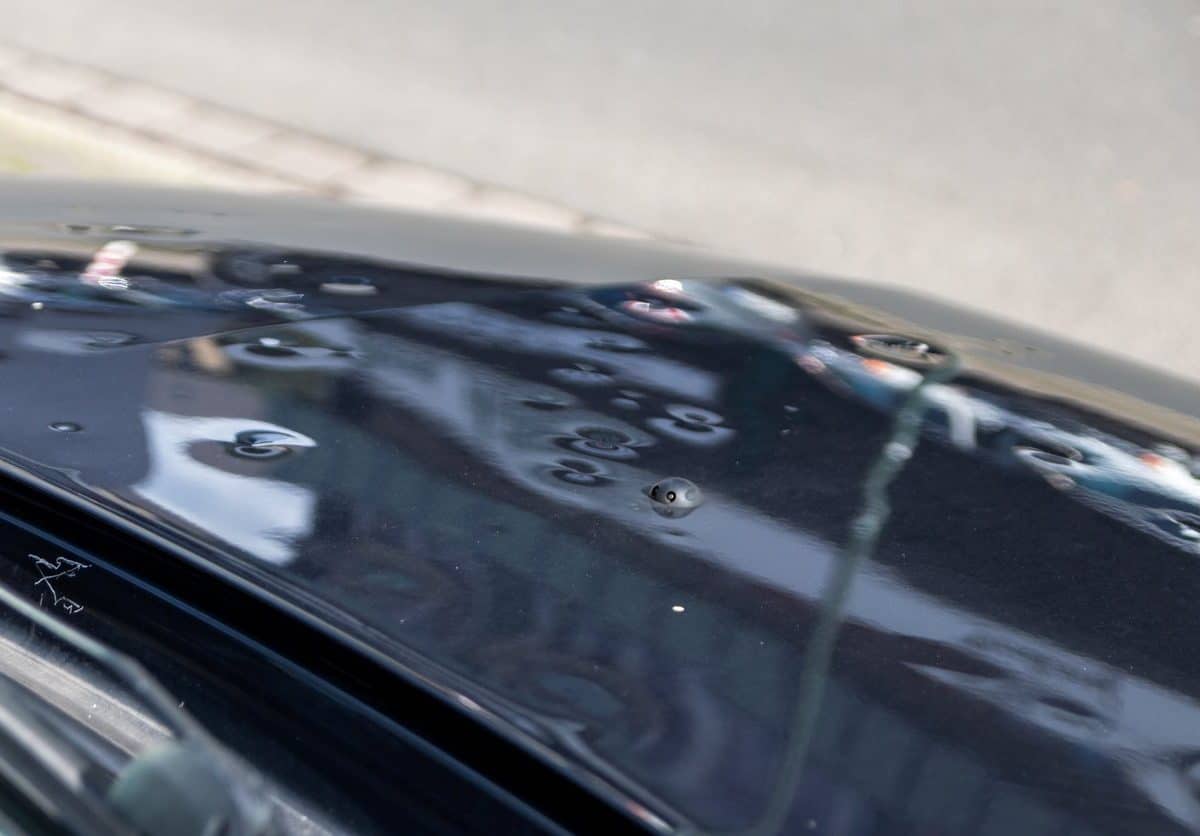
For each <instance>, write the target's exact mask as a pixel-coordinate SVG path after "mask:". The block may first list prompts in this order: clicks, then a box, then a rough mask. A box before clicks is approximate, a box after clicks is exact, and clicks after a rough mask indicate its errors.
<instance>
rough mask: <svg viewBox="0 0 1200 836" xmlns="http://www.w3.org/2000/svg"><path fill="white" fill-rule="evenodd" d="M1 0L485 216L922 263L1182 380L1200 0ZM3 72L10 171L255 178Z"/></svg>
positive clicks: (130, 64)
mask: <svg viewBox="0 0 1200 836" xmlns="http://www.w3.org/2000/svg"><path fill="white" fill-rule="evenodd" d="M0 9H3V11H4V12H5V14H4V20H5V31H4V32H3V33H0V41H3V42H6V43H8V44H11V45H14V46H17V47H23V48H25V49H27V50H33V51H36V52H37V54H39V55H44V56H54V57H57V58H60V59H64V60H65V61H67V62H70V64H71V65H72V66H75V65H78V66H83V67H91V68H98V69H100V70H103V71H107V72H108V73H112V74H115V76H118V77H122V78H126V79H131V80H133V81H137V82H147V83H149V84H151V85H153V86H154V87H155V88H159V89H162V90H168V91H177V92H179V93H181V94H184V95H187V96H189V97H194V98H195V99H199V100H203V101H207V102H211V103H214V104H216V105H220V106H222V107H224V108H227V109H230V110H231V111H234V112H237V113H242V114H249V115H253V116H257V117H261V118H264V119H267V120H270V121H271V122H272V123H273V124H277V125H283V126H291V127H293V128H296V129H299V130H301V131H304V132H307V133H308V134H312V135H315V136H318V137H324V138H326V139H329V140H332V141H333V142H334V143H336V144H337V146H338V147H339V148H349V149H355V153H357V151H363V152H369V153H368V157H367V158H368V159H369V160H375V159H376V157H377V156H380V155H382V157H384V158H387V157H395V158H399V159H400V160H408V161H412V162H413V163H417V164H419V167H418V168H414V169H413V171H412V172H409V173H408V174H404V173H403V172H402V173H401V174H397V175H396V176H395V177H394V178H393V179H394V180H395V181H396V182H401V181H403V183H417V184H418V185H417V186H414V188H417V190H418V191H420V190H421V189H424V190H425V191H424V192H423V194H436V195H442V196H443V197H444V196H445V195H444V194H443V193H448V192H446V190H447V189H449V191H451V192H455V194H458V193H459V192H463V193H467V192H469V193H470V194H472V195H474V197H473V198H472V200H474V202H475V204H476V205H477V208H478V207H480V206H484V204H486V207H484V208H488V207H490V209H495V207H496V206H500V210H499V211H490V210H489V211H482V212H477V214H490V215H492V216H494V217H502V218H503V217H509V216H511V218H512V219H513V220H517V221H521V220H530V219H532V220H533V221H534V222H537V221H538V219H539V213H540V219H541V220H542V221H545V222H547V225H550V226H556V225H558V226H561V227H564V228H577V227H579V224H580V223H583V222H582V221H579V220H578V219H579V218H593V217H595V218H606V219H612V220H616V221H619V222H621V223H623V224H626V225H629V226H630V227H634V228H636V229H639V230H645V231H648V232H649V233H651V234H654V235H659V236H665V237H670V238H676V239H685V240H689V241H695V242H698V243H701V244H704V245H707V246H710V247H713V248H715V249H718V250H722V251H726V252H731V253H735V254H740V255H745V256H750V257H752V258H757V259H761V260H767V261H772V262H781V263H786V264H790V265H793V266H796V267H803V268H809V269H813V270H818V271H823V272H828V273H833V274H840V275H845V276H852V277H864V278H869V279H871V280H875V281H879V282H886V283H892V284H899V285H903V286H906V287H912V288H918V289H921V290H923V291H926V292H928V293H932V294H936V295H938V296H942V297H947V298H950V299H954V300H957V301H959V302H961V303H964V304H966V305H969V306H972V307H975V308H979V309H983V310H987V311H990V312H992V313H994V314H997V315H1000V316H1003V317H1006V318H1009V319H1016V320H1020V321H1023V322H1026V323H1028V324H1031V325H1034V326H1037V327H1041V328H1046V329H1050V330H1054V331H1057V332H1060V333H1064V334H1066V335H1068V336H1071V337H1073V338H1075V339H1077V340H1080V341H1083V342H1087V343H1090V344H1092V345H1098V346H1101V347H1103V348H1106V349H1108V350H1110V351H1116V352H1119V353H1122V354H1124V355H1126V356H1129V357H1131V358H1134V359H1138V360H1142V361H1144V362H1148V363H1151V364H1153V365H1156V366H1159V367H1160V368H1165V369H1168V370H1171V371H1174V372H1176V373H1179V374H1182V375H1186V376H1188V377H1192V378H1200V328H1197V327H1196V319H1197V316H1198V313H1200V2H1198V0H1155V2H1153V3H1146V2H1139V0H1062V2H1058V3H1054V4H1051V3H1046V2H1026V0H1002V2H987V3H985V2H977V3H960V2H950V0H930V2H925V3H919V4H918V3H911V4H903V3H894V2H887V0H870V2H863V3H813V4H803V3H797V2H795V0H743V1H742V2H738V3H732V2H713V1H712V0H689V2H682V0H669V1H668V0H661V2H657V3H645V2H630V0H609V2H579V1H578V0H561V2H556V3H547V2H529V0H509V2H506V3H491V2H484V0H460V2H444V1H443V2H433V0H423V2H402V1H401V0H360V2H357V3H355V2H347V1H346V0H286V2H285V0H259V2H254V3H247V2H244V0H203V2H196V0H187V2H184V0H122V1H121V2H115V1H114V0H55V2H51V3H42V4H36V3H27V2H22V3H12V2H4V3H3V5H0ZM8 72H9V70H7V69H5V68H4V67H3V66H0V88H4V87H5V86H6V84H5V82H6V74H7V73H8ZM16 86H17V87H18V88H19V87H20V84H19V83H17V84H16ZM36 87H37V85H36V84H35V85H34V88H35V93H36ZM89 91H90V92H89ZM89 91H85V93H84V94H82V95H83V99H80V98H79V94H76V95H75V98H73V99H71V101H69V102H68V103H67V112H68V113H72V112H78V111H79V110H80V108H81V107H82V108H83V109H84V110H87V107H88V102H89V101H91V102H92V103H93V104H94V103H95V101H96V100H97V96H98V95H99V99H100V100H101V101H102V100H103V94H97V93H95V91H94V90H91V89H90V88H89ZM18 92H20V90H18ZM24 95H25V94H24V93H23V94H22V96H24ZM22 96H18V97H16V98H10V99H4V100H0V169H4V170H9V171H13V170H16V171H30V172H40V173H47V172H49V173H65V174H82V175H86V176H122V177H133V178H137V179H152V180H161V179H165V180H175V181H182V182H198V183H203V184H212V185H230V184H233V185H235V186H243V185H244V186H253V187H255V188H270V187H271V184H272V181H271V178H270V177H266V176H264V177H259V178H257V179H256V178H255V177H251V176H249V175H248V174H246V172H242V173H240V174H239V173H237V172H234V173H233V174H230V172H229V171H221V172H218V170H217V169H216V168H213V167H211V166H208V165H207V164H206V163H204V162H203V161H202V160H201V161H199V162H197V161H196V160H195V159H191V158H182V157H172V156H171V155H170V154H159V153H158V150H161V149H156V148H148V147H143V146H142V145H139V144H138V142H137V141H134V142H132V144H130V143H123V141H122V140H121V139H120V137H118V138H116V139H111V138H106V137H105V136H104V135H102V134H98V133H97V132H95V131H86V130H83V129H82V128H80V127H79V126H78V125H75V124H74V123H72V122H70V121H69V120H67V121H65V122H63V121H61V120H60V121H58V122H54V120H53V119H50V120H49V121H47V120H46V119H43V118H42V116H45V115H46V114H44V113H40V112H39V113H35V114H34V117H36V118H30V116H29V114H28V113H27V112H26V111H25V110H24V109H23V108H24V103H25V99H24V98H22ZM34 98H35V99H36V98H45V97H41V96H40V95H35V96H34ZM50 98H54V97H53V96H51V97H50ZM81 102H82V105H81ZM202 121H203V120H200V119H197V118H193V119H191V120H190V122H189V121H188V120H184V121H182V122H179V123H178V124H177V125H176V127H175V128H173V130H174V131H175V134H174V136H177V137H179V138H180V139H181V140H182V141H184V142H185V144H186V142H187V140H188V137H189V135H190V134H191V132H192V131H193V130H197V131H199V130H201V129H200V128H199V127H198V126H200V125H201V124H202ZM47 125H52V126H53V127H49V128H48V127H47ZM73 125H74V126H73ZM160 134H161V135H160V136H159V140H160V142H159V145H162V144H163V142H162V141H161V140H162V139H163V137H164V136H166V138H167V140H168V141H167V142H166V144H167V145H170V142H169V139H170V136H167V135H166V134H165V133H164V132H160ZM135 140H136V137H135ZM272 156H274V157H279V156H280V155H277V154H276V155H272ZM374 164H375V163H372V165H374ZM367 173H369V171H368V172H367ZM414 173H415V174H414ZM283 174H284V175H286V172H283ZM243 175H245V176H243ZM276 175H279V172H276ZM409 175H413V176H415V177H416V179H413V177H412V176H409ZM416 175H419V176H416ZM358 176H359V180H360V181H369V180H370V179H371V178H370V177H368V176H366V175H365V174H364V173H363V172H362V171H360V172H359V175H358ZM406 176H408V177H409V179H408V180H405V179H404V178H405V177H406ZM431 177H432V178H433V179H432V180H430V178H431ZM439 178H440V179H439ZM283 179H284V180H286V179H287V178H286V176H285V177H284V178H283ZM461 183H466V184H469V188H468V186H460V185H459V184H461ZM447 184H451V185H453V188H451V187H450V185H447ZM478 184H494V185H495V186H498V187H500V188H501V189H506V190H511V193H509V192H496V193H494V194H493V193H487V194H484V195H483V197H485V198H486V200H484V199H483V198H481V197H480V195H481V193H480V191H479V189H480V187H479V185H478ZM290 185H291V187H295V185H296V184H295V183H294V182H293V183H291V184H290ZM405 188H408V186H405ZM431 189H432V192H431V191H430V190H431ZM456 190H457V191H456ZM343 192H344V190H342V189H341V187H340V186H339V187H338V188H337V189H334V193H343ZM346 193H347V194H349V195H350V196H354V195H355V194H356V192H355V191H354V190H353V189H350V190H349V192H346ZM497 195H498V196H497ZM523 196H531V197H534V198H539V199H542V200H543V201H544V202H539V201H537V200H527V199H525V198H524V197H523ZM447 201H449V198H446V199H445V200H442V199H441V198H439V199H438V200H429V201H426V203H428V204H429V205H430V206H434V207H436V206H437V205H438V204H439V202H440V203H443V204H444V203H446V202H447ZM522 201H524V202H522ZM399 202H401V203H404V202H406V201H404V200H401V201H399ZM408 202H409V203H411V204H412V205H423V204H422V203H421V201H419V200H413V201H408ZM513 207H515V209H514V208H513ZM510 210H511V211H510ZM570 210H573V213H571V211H570ZM556 212H558V213H559V214H557V215H556V214H555V213H556ZM522 215H524V216H525V217H522ZM556 219H559V220H562V219H567V220H563V221H562V223H558V220H556Z"/></svg>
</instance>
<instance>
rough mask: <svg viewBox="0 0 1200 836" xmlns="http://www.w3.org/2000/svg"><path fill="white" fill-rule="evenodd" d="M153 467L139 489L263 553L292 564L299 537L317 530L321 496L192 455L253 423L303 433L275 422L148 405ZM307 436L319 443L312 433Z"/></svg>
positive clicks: (217, 533) (236, 543) (228, 539)
mask: <svg viewBox="0 0 1200 836" xmlns="http://www.w3.org/2000/svg"><path fill="white" fill-rule="evenodd" d="M142 424H143V426H144V427H145V430H146V449H147V451H148V454H149V457H150V467H149V472H148V473H147V475H146V478H144V479H143V480H142V481H140V482H138V483H137V484H136V485H134V486H133V490H134V491H135V492H136V493H138V494H141V495H142V496H144V497H145V498H146V499H147V500H149V501H150V502H152V503H153V504H155V505H157V506H158V507H159V508H162V509H163V510H164V511H168V512H170V513H171V514H174V515H175V516H177V517H179V518H180V519H182V520H186V521H187V522H188V523H190V524H191V525H194V526H196V527H198V528H201V529H203V530H204V531H206V532H207V533H209V534H211V535H212V536H214V537H217V538H219V539H221V540H224V541H225V542H227V543H229V544H230V545H233V546H237V547H238V548H239V549H242V550H244V551H246V552H248V553H250V554H252V555H254V556H255V557H257V558H259V559H260V560H263V561H266V562H267V563H274V564H276V565H284V564H287V563H289V562H290V561H292V560H293V559H294V558H295V556H296V555H295V549H294V548H293V547H292V543H293V542H295V541H296V540H299V539H302V538H303V537H305V536H307V535H308V534H309V533H311V531H312V515H313V511H314V510H315V507H316V497H315V496H314V495H313V494H312V492H310V491H308V490H307V489H305V488H302V487H300V486H298V485H294V484H292V483H290V482H281V481H279V480H276V479H267V478H262V477H259V478H255V477H251V476H245V475H242V474H233V473H226V472H225V471H223V470H218V469H217V468H215V467H212V466H211V465H207V464H204V463H203V462H200V461H197V460H196V459H194V458H192V457H191V455H189V453H188V446H189V445H191V444H194V443H196V442H199V441H220V442H229V441H232V440H233V438H234V436H235V435H236V434H237V433H239V432H242V431H244V430H246V429H248V428H253V429H262V430H277V431H279V432H282V433H286V434H288V435H290V436H292V437H293V438H295V437H296V436H297V434H296V433H295V432H293V431H291V430H288V429H286V428H284V427H279V426H276V425H275V424H272V423H270V422H267V421H259V420H257V419H247V418H194V417H185V416H180V415H171V414H169V413H166V412H159V411H157V410H153V409H146V410H143V412H142ZM300 441H301V442H302V443H305V442H306V443H307V445H308V446H312V445H313V442H312V441H311V439H303V438H301V439H300Z"/></svg>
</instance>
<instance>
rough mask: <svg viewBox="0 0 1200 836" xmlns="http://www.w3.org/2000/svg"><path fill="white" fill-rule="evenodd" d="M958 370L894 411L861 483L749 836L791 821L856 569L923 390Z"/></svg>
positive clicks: (910, 447) (921, 405)
mask: <svg viewBox="0 0 1200 836" xmlns="http://www.w3.org/2000/svg"><path fill="white" fill-rule="evenodd" d="M958 371H959V360H958V357H957V356H955V355H954V354H953V353H947V355H946V358H945V360H944V361H942V362H941V363H940V364H939V365H938V366H936V367H935V368H933V369H931V370H929V371H928V372H926V373H925V375H924V376H923V377H922V378H921V380H920V381H919V382H918V383H917V385H916V386H914V387H913V389H912V391H910V392H909V393H908V396H907V397H906V398H905V399H904V402H903V403H902V404H901V406H900V409H899V410H898V411H897V412H896V414H895V417H894V418H893V420H892V429H891V432H890V433H889V434H888V438H887V440H885V441H884V443H883V448H882V449H881V450H880V451H879V453H878V455H877V456H876V457H875V461H874V462H873V463H872V465H871V468H870V470H868V471H867V478H866V480H865V481H864V482H863V493H862V505H861V507H860V509H859V512H858V514H857V515H856V516H855V518H854V522H853V523H852V524H851V526H850V534H849V537H847V539H846V545H845V546H844V548H843V550H842V552H843V554H842V560H841V561H840V562H839V564H838V566H837V568H836V570H835V571H834V574H833V577H832V578H831V579H830V582H829V586H828V588H827V589H826V590H825V594H824V595H823V596H822V597H823V599H824V607H823V609H822V612H821V618H820V620H819V621H818V622H817V626H816V628H815V629H814V630H813V634H812V638H811V639H810V640H809V642H808V647H807V649H806V651H805V654H804V669H803V670H802V671H801V674H800V697H799V700H798V701H797V709H796V715H795V718H794V720H793V723H792V733H791V735H790V739H791V740H792V741H793V742H792V744H791V746H790V747H789V749H788V752H787V755H786V756H785V758H784V762H783V766H782V767H781V768H780V771H779V779H778V781H777V782H776V784H775V791H774V792H773V793H772V795H771V799H770V801H769V802H768V804H767V809H766V810H765V811H764V813H763V815H762V818H761V819H759V822H758V824H756V825H755V826H754V827H753V828H751V829H750V830H748V831H746V832H747V833H748V834H754V835H755V836H758V834H764V836H765V834H775V833H778V832H779V830H780V828H781V827H783V825H784V824H785V822H786V820H787V816H788V813H789V812H790V811H791V808H792V803H793V800H794V798H795V795H796V790H797V788H798V786H799V783H800V779H801V776H802V774H803V771H804V764H805V762H806V761H807V760H808V753H809V749H810V747H811V746H812V739H813V735H814V733H815V731H816V728H817V719H818V718H819V717H820V714H821V703H822V702H823V700H824V696H825V685H826V682H827V681H828V678H829V666H830V663H831V662H832V661H833V652H834V648H835V646H836V645H837V638H838V634H839V633H840V632H841V628H842V620H843V618H844V616H845V607H846V599H847V598H848V597H849V595H850V589H851V587H852V586H853V584H854V578H855V576H856V575H857V574H858V570H859V569H860V568H862V565H863V563H864V562H865V561H866V560H867V558H869V557H870V556H871V555H872V554H874V552H875V547H876V545H877V544H878V542H879V537H880V534H882V532H883V529H884V526H886V525H887V521H888V517H889V516H890V515H891V503H890V502H889V500H888V487H889V486H890V485H891V483H892V482H893V481H895V479H896V477H897V476H899V475H900V473H901V472H902V471H903V470H904V467H905V465H906V464H907V463H908V461H909V459H911V458H912V456H913V454H914V453H915V452H916V449H917V444H918V443H919V441H920V437H921V422H922V420H923V419H924V416H925V411H926V410H927V409H928V407H929V404H928V401H927V400H926V399H925V390H926V389H928V388H929V387H930V386H933V385H935V384H938V383H944V382H945V381H947V380H950V379H951V378H953V377H954V376H955V375H957V374H958Z"/></svg>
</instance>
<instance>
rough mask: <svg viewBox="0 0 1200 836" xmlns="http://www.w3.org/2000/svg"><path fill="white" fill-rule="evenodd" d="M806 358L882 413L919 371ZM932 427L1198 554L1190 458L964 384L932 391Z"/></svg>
mask: <svg viewBox="0 0 1200 836" xmlns="http://www.w3.org/2000/svg"><path fill="white" fill-rule="evenodd" d="M798 363H799V364H800V366H801V367H802V368H804V369H806V370H807V371H809V372H810V373H812V374H813V375H814V376H816V377H817V378H819V379H821V380H824V381H826V382H827V383H829V384H830V385H831V386H833V387H834V388H836V389H838V390H839V391H844V392H846V393H848V394H850V395H851V396H852V397H854V398H856V399H858V400H861V401H864V402H866V403H868V404H870V405H871V406H873V407H875V408H876V409H879V410H881V411H884V412H893V411H895V410H896V409H898V408H899V405H900V403H901V401H902V399H903V398H904V397H905V396H906V395H907V394H908V393H909V392H910V391H912V389H913V388H914V387H915V386H916V385H917V383H918V382H919V380H920V379H921V375H920V374H919V373H917V372H915V371H913V370H912V369H907V368H904V367H902V366H898V365H896V364H894V363H889V362H887V361H885V360H879V359H875V358H863V357H860V356H858V355H857V354H854V353H853V352H849V351H844V350H842V349H838V348H835V347H833V346H832V345H829V344H828V343H822V342H815V343H813V344H812V345H810V346H809V347H808V349H807V350H806V351H805V352H804V353H802V354H801V355H800V357H799V358H798ZM925 397H926V400H927V402H928V404H929V411H928V413H927V419H926V420H927V427H926V429H927V431H928V432H929V433H930V435H932V436H933V437H935V438H939V439H941V440H944V441H946V442H947V443H949V444H952V445H953V446H955V447H957V448H958V449H960V450H962V451H964V452H968V453H972V454H978V455H981V456H982V457H984V458H986V459H988V460H990V461H994V462H996V463H998V464H1001V465H1007V466H1011V465H1024V466H1026V467H1028V468H1029V469H1030V470H1032V471H1033V472H1035V473H1037V474H1039V475H1041V476H1043V477H1045V478H1046V480H1047V481H1048V482H1049V483H1050V484H1052V485H1053V486H1055V487H1056V488H1059V489H1061V490H1064V491H1066V492H1068V494H1070V495H1071V496H1074V497H1076V498H1077V499H1079V500H1080V501H1081V502H1083V503H1085V504H1087V505H1089V506H1091V507H1093V508H1095V509H1096V510H1098V511H1100V512H1101V513H1104V514H1107V515H1109V516H1111V517H1113V518H1114V519H1117V520H1120V521H1122V522H1124V523H1126V524H1128V525H1131V526H1133V527H1134V528H1137V529H1138V530H1139V531H1143V532H1145V533H1147V534H1150V535H1153V536H1155V537H1157V538H1159V539H1160V540H1163V541H1164V542H1166V543H1169V544H1171V545H1172V546H1175V547H1176V548H1179V549H1182V550H1184V551H1188V552H1191V553H1193V554H1200V479H1197V478H1196V477H1195V476H1193V475H1192V473H1190V472H1189V469H1188V465H1187V461H1188V460H1187V456H1186V453H1184V454H1183V455H1182V459H1183V460H1182V461H1177V460H1175V459H1172V458H1169V457H1167V456H1164V455H1161V454H1159V453H1156V452H1153V451H1151V450H1147V449H1144V448H1140V447H1137V446H1136V445H1133V444H1130V443H1128V442H1126V441H1123V440H1121V439H1118V438H1115V437H1113V436H1111V435H1109V434H1107V433H1102V432H1100V431H1098V430H1094V429H1091V428H1089V427H1086V426H1081V427H1079V428H1078V429H1076V430H1068V429H1064V428H1062V427H1059V426H1056V425H1054V424H1052V423H1050V422H1047V421H1044V420H1038V419H1034V418H1029V417H1027V416H1025V415H1022V414H1020V413H1019V412H1016V411H1013V410H1011V409H1007V408H1004V407H1002V406H999V405H997V404H994V403H991V402H989V401H988V400H985V399H984V398H983V397H981V396H980V395H978V394H976V393H974V392H972V391H971V390H970V389H969V388H967V387H963V386H952V385H946V384H934V385H932V386H929V387H928V388H927V389H926V390H925Z"/></svg>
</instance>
